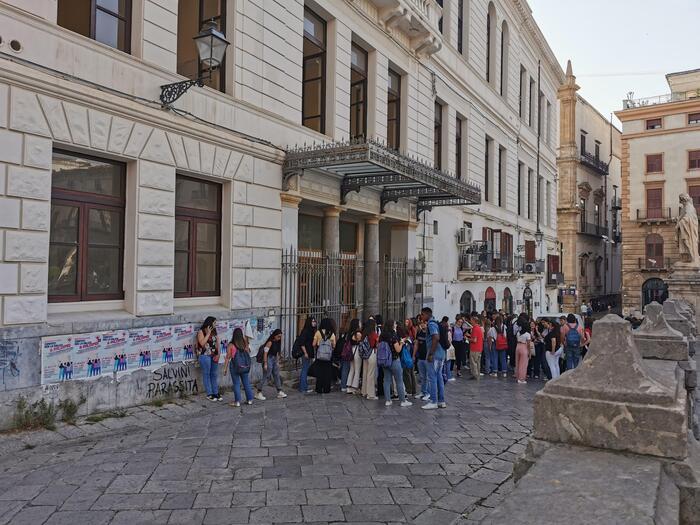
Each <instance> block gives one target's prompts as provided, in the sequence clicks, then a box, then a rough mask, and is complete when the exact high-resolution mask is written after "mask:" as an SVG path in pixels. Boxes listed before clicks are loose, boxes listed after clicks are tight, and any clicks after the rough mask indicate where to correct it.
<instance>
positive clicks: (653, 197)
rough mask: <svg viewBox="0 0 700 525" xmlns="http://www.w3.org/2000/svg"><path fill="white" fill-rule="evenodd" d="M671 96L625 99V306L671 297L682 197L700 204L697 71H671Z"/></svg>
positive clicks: (699, 74) (699, 72)
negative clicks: (669, 281) (669, 279)
mask: <svg viewBox="0 0 700 525" xmlns="http://www.w3.org/2000/svg"><path fill="white" fill-rule="evenodd" d="M666 79H667V81H668V85H669V88H670V90H671V93H670V94H667V95H661V96H657V97H651V98H645V99H633V98H632V96H631V95H632V94H630V96H628V98H627V99H626V100H624V101H623V109H622V110H621V111H618V112H617V113H615V114H616V115H617V117H618V118H619V119H620V120H621V121H622V235H623V238H624V245H623V262H622V272H623V278H622V293H623V307H624V309H625V310H626V311H631V310H636V309H641V308H642V307H644V306H645V305H647V304H649V303H650V302H651V301H659V302H662V301H663V300H664V299H665V298H666V297H667V294H668V291H667V289H666V284H665V282H664V279H665V278H666V277H667V276H668V275H669V273H670V271H671V269H672V267H673V264H674V263H675V262H676V261H677V260H678V244H677V241H676V238H677V236H676V231H675V220H676V219H677V218H678V212H679V203H678V196H679V195H680V194H681V193H687V194H689V195H690V196H691V197H692V198H693V202H694V204H695V206H696V208H698V207H699V206H700V70H693V71H682V72H678V73H670V74H668V75H666Z"/></svg>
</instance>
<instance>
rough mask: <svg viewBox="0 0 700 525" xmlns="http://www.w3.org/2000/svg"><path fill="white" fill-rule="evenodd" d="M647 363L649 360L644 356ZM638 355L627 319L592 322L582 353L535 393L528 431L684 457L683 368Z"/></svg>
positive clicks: (569, 440) (563, 440)
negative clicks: (578, 361)
mask: <svg viewBox="0 0 700 525" xmlns="http://www.w3.org/2000/svg"><path fill="white" fill-rule="evenodd" d="M647 363H648V362H647ZM647 363H645V361H644V360H643V359H642V357H641V355H640V353H639V351H638V349H637V347H636V344H635V340H634V337H633V335H632V330H631V328H630V325H629V323H627V322H626V321H624V320H623V319H620V318H619V317H618V316H616V315H612V314H611V315H607V316H606V317H604V318H603V319H601V320H600V321H597V322H596V323H595V330H594V332H593V340H592V341H591V344H590V349H589V352H588V355H587V356H586V358H585V359H584V360H583V361H582V362H581V364H580V365H579V367H578V368H576V369H575V370H572V371H569V372H566V373H564V374H562V375H561V376H560V377H559V378H558V379H556V380H553V381H550V382H548V383H547V384H546V386H545V387H544V388H543V389H542V390H540V391H539V392H538V393H537V394H536V396H535V403H534V408H535V417H534V427H535V429H534V437H535V438H537V439H544V440H547V441H552V442H561V443H568V444H572V445H582V446H587V447H595V448H604V449H608V450H620V451H629V452H634V453H637V454H646V455H651V456H658V457H663V458H676V459H683V458H685V457H686V456H687V452H688V450H687V449H688V417H687V399H686V397H687V396H686V390H685V385H684V377H683V372H682V371H681V369H680V368H679V367H678V365H677V363H676V362H673V361H655V362H652V364H654V366H653V367H651V366H650V365H649V364H647Z"/></svg>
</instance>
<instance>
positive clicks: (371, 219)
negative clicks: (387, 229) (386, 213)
mask: <svg viewBox="0 0 700 525" xmlns="http://www.w3.org/2000/svg"><path fill="white" fill-rule="evenodd" d="M383 218H384V217H382V216H380V215H370V216H368V217H365V224H379V221H381V220H382V219H383Z"/></svg>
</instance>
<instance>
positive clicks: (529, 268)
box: [525, 263, 537, 273]
mask: <svg viewBox="0 0 700 525" xmlns="http://www.w3.org/2000/svg"><path fill="white" fill-rule="evenodd" d="M536 271H537V269H536V265H535V263H525V273H535V272H536Z"/></svg>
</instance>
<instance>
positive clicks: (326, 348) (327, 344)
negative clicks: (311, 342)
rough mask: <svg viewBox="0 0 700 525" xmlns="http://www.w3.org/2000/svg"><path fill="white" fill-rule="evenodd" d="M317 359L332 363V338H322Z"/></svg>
mask: <svg viewBox="0 0 700 525" xmlns="http://www.w3.org/2000/svg"><path fill="white" fill-rule="evenodd" d="M316 359H318V360H319V361H328V362H330V361H331V360H332V359H333V345H332V344H331V340H330V338H325V337H322V338H321V343H320V344H319V345H318V349H317V350H316Z"/></svg>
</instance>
